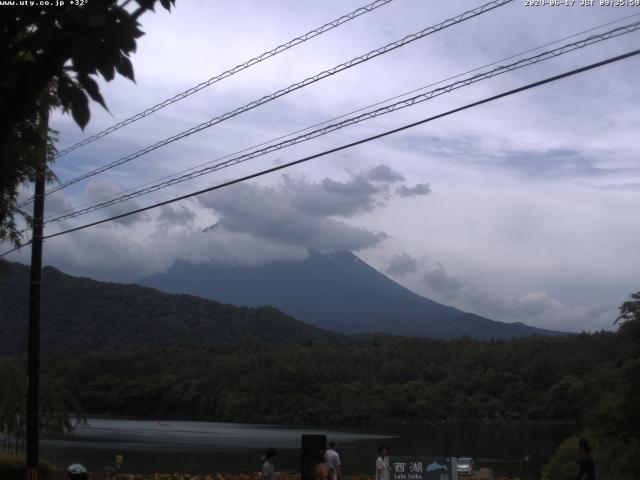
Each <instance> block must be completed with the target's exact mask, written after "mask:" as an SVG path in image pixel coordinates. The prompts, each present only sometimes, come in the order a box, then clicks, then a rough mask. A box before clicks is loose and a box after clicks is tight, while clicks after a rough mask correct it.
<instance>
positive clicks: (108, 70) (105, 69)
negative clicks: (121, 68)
mask: <svg viewBox="0 0 640 480" xmlns="http://www.w3.org/2000/svg"><path fill="white" fill-rule="evenodd" d="M98 71H99V72H100V74H101V75H102V76H103V77H104V79H105V80H106V81H108V82H110V81H111V80H113V79H114V77H115V76H116V72H115V68H114V66H113V65H107V64H105V63H100V64H98Z"/></svg>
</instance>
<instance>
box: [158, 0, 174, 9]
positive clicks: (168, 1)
mask: <svg viewBox="0 0 640 480" xmlns="http://www.w3.org/2000/svg"><path fill="white" fill-rule="evenodd" d="M160 4H161V5H162V6H163V7H164V8H165V9H166V10H169V11H171V6H172V5H174V4H175V0H160Z"/></svg>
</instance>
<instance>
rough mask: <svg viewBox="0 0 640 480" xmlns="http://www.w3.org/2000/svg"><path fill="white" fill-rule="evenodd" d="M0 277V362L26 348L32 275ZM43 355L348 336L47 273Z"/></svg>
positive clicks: (10, 270) (18, 269)
mask: <svg viewBox="0 0 640 480" xmlns="http://www.w3.org/2000/svg"><path fill="white" fill-rule="evenodd" d="M3 267H4V268H3V269H2V271H0V331H2V340H1V341H0V355H19V354H22V353H24V351H25V350H26V347H27V340H26V334H27V329H26V324H27V318H28V307H29V301H28V295H29V283H28V282H29V268H28V267H27V266H25V265H21V264H19V263H7V262H4V263H3ZM41 325H42V347H43V352H44V353H45V354H55V353H64V354H69V353H83V352H98V351H103V352H113V351H126V350H132V349H138V348H150V347H169V346H176V345H179V344H183V345H200V346H215V345H218V346H223V345H236V344H238V343H249V344H253V343H258V344H283V343H307V342H309V341H311V342H316V343H318V342H320V343H328V342H344V341H347V340H346V337H345V336H342V335H339V334H335V333H333V332H329V331H326V330H322V329H319V328H317V327H313V326H311V325H307V324H305V323H302V322H299V321H297V320H295V319H293V318H291V317H289V316H287V315H284V314H283V313H282V312H280V311H278V310H276V309H275V308H272V307H260V308H240V307H234V306H232V305H224V304H221V303H218V302H214V301H211V300H204V299H201V298H197V297H193V296H191V295H170V294H166V293H162V292H159V291H157V290H153V289H151V288H144V287H140V286H137V285H124V284H118V283H108V282H98V281H95V280H91V279H89V278H78V277H73V276H70V275H66V274H64V273H62V272H60V271H59V270H56V269H55V268H52V267H45V268H44V270H43V281H42V321H41Z"/></svg>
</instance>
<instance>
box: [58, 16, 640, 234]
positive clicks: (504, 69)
mask: <svg viewBox="0 0 640 480" xmlns="http://www.w3.org/2000/svg"><path fill="white" fill-rule="evenodd" d="M639 29H640V22H635V23H632V24H629V25H625V26H622V27H618V28H615V29H613V30H610V31H608V32H605V33H602V34H598V35H592V36H590V37H588V38H585V39H582V40H580V41H577V42H573V43H570V44H567V45H563V46H561V47H558V48H556V49H553V50H549V51H546V52H543V53H540V54H538V55H534V56H532V57H529V58H524V59H520V60H517V61H516V62H513V63H511V64H509V65H502V66H499V67H496V68H494V69H493V70H490V71H487V72H484V73H479V74H476V75H474V76H472V77H467V78H465V79H462V80H458V81H456V82H454V83H451V84H448V85H445V86H443V87H440V88H437V89H435V90H431V91H429V92H425V93H422V94H419V95H416V96H414V97H411V98H408V99H405V100H401V101H399V102H396V103H393V104H390V105H387V106H384V107H380V108H378V109H376V110H373V111H369V112H366V113H362V114H360V115H357V116H355V117H351V118H347V119H346V120H343V121H341V122H338V123H334V124H331V125H328V126H325V127H322V128H319V129H317V130H313V131H311V132H308V133H305V134H302V135H299V136H297V137H294V138H291V139H288V140H285V141H283V142H280V143H276V144H271V145H268V146H266V147H264V148H260V149H257V150H254V151H252V152H249V153H245V154H243V155H240V156H236V157H233V158H231V159H229V160H226V161H224V162H220V163H217V164H214V165H212V166H209V167H205V168H202V169H200V170H196V171H193V172H191V173H186V174H184V175H181V176H178V177H175V178H172V179H170V180H166V181H163V182H158V183H156V184H155V185H152V186H149V187H146V188H141V189H139V190H136V191H133V192H132V193H128V194H124V195H120V196H117V197H115V198H112V199H110V200H108V201H105V202H102V203H98V204H96V205H93V206H90V207H86V208H82V209H77V210H74V211H72V212H70V213H66V214H63V215H60V216H58V217H54V218H51V219H48V220H47V222H46V223H50V222H59V221H63V220H69V219H71V218H75V217H78V216H81V215H85V214H88V213H91V212H95V211H97V210H101V209H103V208H106V207H110V206H112V205H116V204H118V203H122V202H124V201H127V200H131V199H134V198H137V197H141V196H143V195H147V194H149V193H152V192H155V191H158V190H161V189H163V188H166V187H169V186H172V185H176V184H178V183H182V182H185V181H187V180H192V179H194V178H197V177H200V176H202V175H206V174H209V173H212V172H215V171H218V170H221V169H223V168H228V167H231V166H233V165H237V164H239V163H243V162H246V161H248V160H251V159H253V158H256V157H260V156H263V155H266V154H268V153H272V152H275V151H278V150H281V149H284V148H287V147H290V146H293V145H297V144H299V143H302V142H306V141H309V140H311V139H314V138H318V137H320V136H323V135H327V134H328V133H331V132H334V131H336V130H340V129H342V128H345V127H347V126H350V125H355V124H358V123H360V122H362V121H366V120H370V119H373V118H376V117H378V116H381V115H386V114H388V113H392V112H395V111H397V110H401V109H404V108H407V107H412V106H414V105H417V104H419V103H422V102H426V101H428V100H431V99H433V98H435V97H438V96H440V95H444V94H446V93H450V92H452V91H454V90H457V89H459V88H462V87H466V86H469V85H471V84H473V83H476V82H479V81H482V80H486V79H489V78H493V77H495V76H498V75H503V74H505V73H508V72H512V71H514V70H517V69H520V68H524V67H527V66H530V65H534V64H536V63H540V62H543V61H546V60H549V59H551V58H555V57H558V56H560V55H564V54H566V53H569V52H572V51H575V50H578V49H581V48H585V47H587V46H590V45H593V44H596V43H599V42H602V41H605V40H609V39H611V38H616V37H618V36H621V35H625V34H628V33H631V32H634V31H637V30H639Z"/></svg>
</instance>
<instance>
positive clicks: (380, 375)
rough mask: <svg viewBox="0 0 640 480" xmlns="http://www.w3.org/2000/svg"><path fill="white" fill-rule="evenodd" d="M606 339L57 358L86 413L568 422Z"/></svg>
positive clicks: (593, 385) (373, 342)
mask: <svg viewBox="0 0 640 480" xmlns="http://www.w3.org/2000/svg"><path fill="white" fill-rule="evenodd" d="M622 351H623V349H622V347H621V338H620V336H619V335H617V334H614V333H597V334H592V335H589V334H581V335H572V336H566V337H532V338H529V339H520V340H512V341H495V342H477V341H472V340H452V341H441V340H428V339H414V338H406V339H393V338H376V337H372V338H371V339H370V341H368V342H365V341H363V342H361V343H359V344H354V345H305V346H300V345H298V346H280V347H266V346H264V345H259V346H258V345H257V346H255V347H247V346H242V347H237V348H232V349H227V350H220V349H205V348H193V347H185V348H175V349H171V350H143V351H138V352H136V353H118V354H86V355H78V356H70V357H58V358H56V359H55V360H53V361H49V362H47V366H46V369H47V371H48V372H49V374H51V375H52V376H54V377H56V378H58V379H59V380H60V381H62V382H64V384H65V385H66V387H67V389H68V390H69V391H71V392H73V393H74V395H75V396H76V398H77V399H78V400H79V401H80V402H81V404H82V405H84V407H85V409H86V410H87V412H89V413H111V414H117V415H135V416H151V417H173V418H199V419H208V420H218V421H232V422H275V423H295V424H304V423H308V424H365V423H380V422H384V423H402V422H405V421H410V422H415V421H419V422H425V423H441V422H443V421H446V422H478V421H480V422H491V423H513V422H527V421H577V420H580V419H581V417H582V415H583V413H584V412H585V410H586V409H587V408H588V407H589V405H592V404H594V403H596V402H597V401H598V400H599V399H600V398H601V397H602V396H603V395H604V394H605V393H606V392H608V391H611V390H615V389H616V388H617V386H618V383H619V382H620V369H621V367H622V365H623V358H622Z"/></svg>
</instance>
